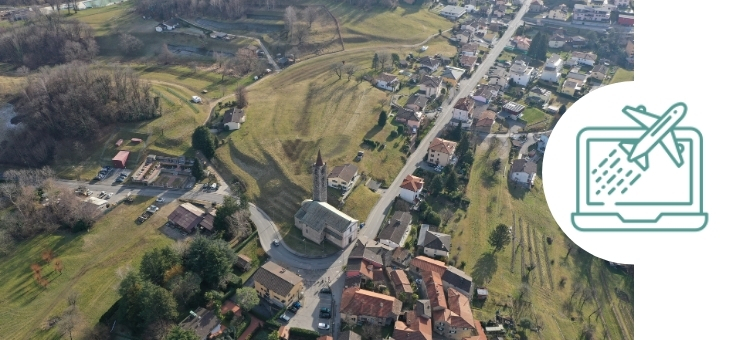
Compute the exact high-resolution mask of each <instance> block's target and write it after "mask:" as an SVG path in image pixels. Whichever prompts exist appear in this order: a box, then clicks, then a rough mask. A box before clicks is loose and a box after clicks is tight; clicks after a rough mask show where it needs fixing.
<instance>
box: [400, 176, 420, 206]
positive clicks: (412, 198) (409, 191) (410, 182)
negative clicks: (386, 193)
mask: <svg viewBox="0 0 740 340" xmlns="http://www.w3.org/2000/svg"><path fill="white" fill-rule="evenodd" d="M422 190H424V179H423V178H421V177H416V176H413V175H407V176H406V178H404V179H403V182H401V193H400V194H399V196H400V197H401V199H402V200H404V201H406V202H409V203H411V204H415V203H416V202H417V201H418V199H419V195H421V191H422Z"/></svg>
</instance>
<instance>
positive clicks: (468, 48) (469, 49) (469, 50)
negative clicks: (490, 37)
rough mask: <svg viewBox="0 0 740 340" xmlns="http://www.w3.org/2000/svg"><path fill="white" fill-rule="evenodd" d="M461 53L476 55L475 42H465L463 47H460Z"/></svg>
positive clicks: (476, 46)
mask: <svg viewBox="0 0 740 340" xmlns="http://www.w3.org/2000/svg"><path fill="white" fill-rule="evenodd" d="M460 53H461V55H466V56H470V57H475V56H478V44H476V43H467V44H465V45H463V47H462V48H461V49H460Z"/></svg>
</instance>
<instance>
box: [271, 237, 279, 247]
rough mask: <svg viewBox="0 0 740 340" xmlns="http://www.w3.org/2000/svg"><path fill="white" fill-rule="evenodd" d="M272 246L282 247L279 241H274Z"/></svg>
mask: <svg viewBox="0 0 740 340" xmlns="http://www.w3.org/2000/svg"><path fill="white" fill-rule="evenodd" d="M272 244H273V245H275V246H276V247H277V246H279V245H280V241H278V240H277V239H274V240H272Z"/></svg>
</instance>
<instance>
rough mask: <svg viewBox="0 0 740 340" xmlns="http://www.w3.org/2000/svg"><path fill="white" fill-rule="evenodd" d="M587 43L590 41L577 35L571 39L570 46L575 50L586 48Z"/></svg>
mask: <svg viewBox="0 0 740 340" xmlns="http://www.w3.org/2000/svg"><path fill="white" fill-rule="evenodd" d="M587 43H588V39H586V38H584V37H582V36H580V35H575V36H572V37H570V46H572V47H573V48H581V47H584V46H586V44H587Z"/></svg>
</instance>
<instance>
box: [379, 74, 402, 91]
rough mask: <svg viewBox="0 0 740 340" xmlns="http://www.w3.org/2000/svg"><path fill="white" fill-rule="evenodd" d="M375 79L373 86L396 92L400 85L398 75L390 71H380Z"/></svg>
mask: <svg viewBox="0 0 740 340" xmlns="http://www.w3.org/2000/svg"><path fill="white" fill-rule="evenodd" d="M376 81H377V82H376V83H375V86H377V87H379V88H381V89H383V90H386V91H391V92H396V91H398V88H399V87H400V86H401V81H399V80H398V77H396V76H394V75H392V74H390V73H382V74H381V75H379V76H378V78H377V79H376Z"/></svg>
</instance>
